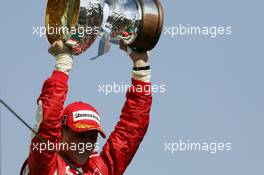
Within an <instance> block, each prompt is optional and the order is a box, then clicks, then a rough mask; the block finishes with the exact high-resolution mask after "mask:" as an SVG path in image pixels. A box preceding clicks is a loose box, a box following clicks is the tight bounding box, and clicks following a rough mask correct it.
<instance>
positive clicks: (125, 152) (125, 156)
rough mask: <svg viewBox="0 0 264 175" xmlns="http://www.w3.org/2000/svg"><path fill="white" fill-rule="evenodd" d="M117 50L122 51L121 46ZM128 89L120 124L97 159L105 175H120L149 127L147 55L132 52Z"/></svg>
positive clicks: (149, 90) (149, 103)
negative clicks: (103, 167) (104, 168)
mask: <svg viewBox="0 0 264 175" xmlns="http://www.w3.org/2000/svg"><path fill="white" fill-rule="evenodd" d="M121 49H123V50H126V48H124V47H123V46H121ZM130 57H131V58H132V60H133V63H134V70H133V71H132V86H131V87H130V89H129V90H128V92H127V94H126V102H125V104H124V107H123V109H122V112H121V116H120V120H119V122H118V123H117V125H116V127H115V129H114V131H113V132H112V133H111V135H110V137H109V139H108V140H107V143H106V144H105V145H104V147H103V150H102V152H101V156H102V158H103V159H104V161H105V164H106V165H107V167H108V173H109V175H122V174H123V173H124V171H125V169H126V168H127V166H128V165H129V163H130V162H131V160H132V158H133V157H134V155H135V153H136V151H137V149H138V147H139V145H140V143H141V142H142V140H143V138H144V136H145V134H146V131H147V129H148V125H149V118H150V117H149V116H150V108H151V103H152V96H151V83H150V76H151V74H150V69H149V61H148V57H149V56H148V53H146V52H141V53H140V52H136V51H133V52H132V53H131V54H130Z"/></svg>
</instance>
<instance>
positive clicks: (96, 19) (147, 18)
mask: <svg viewBox="0 0 264 175" xmlns="http://www.w3.org/2000/svg"><path fill="white" fill-rule="evenodd" d="M45 25H46V29H47V38H48V40H49V42H50V43H53V42H54V41H56V40H58V39H62V40H63V41H64V42H65V43H66V45H67V46H69V47H70V48H71V49H72V52H73V54H75V55H79V54H80V53H82V52H84V51H85V50H86V49H88V48H89V47H90V46H91V45H92V44H93V43H94V41H95V40H96V38H97V36H100V38H101V39H100V42H99V49H98V55H97V56H96V57H94V58H93V59H95V58H97V57H98V56H101V55H103V54H105V53H107V52H108V51H109V49H110V43H114V44H120V43H122V44H124V45H127V46H130V47H131V48H132V49H135V50H144V51H147V50H151V49H153V48H154V47H155V45H156V44H157V42H158V40H159V37H160V34H161V32H162V27H163V9H162V5H161V3H160V1H159V0H48V2H47V8H46V16H45ZM50 29H52V30H50ZM50 31H53V32H50ZM54 31H56V32H54Z"/></svg>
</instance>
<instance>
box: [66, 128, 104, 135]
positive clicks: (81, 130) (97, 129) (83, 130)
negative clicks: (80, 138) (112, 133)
mask: <svg viewBox="0 0 264 175" xmlns="http://www.w3.org/2000/svg"><path fill="white" fill-rule="evenodd" d="M69 127H70V128H71V129H72V130H73V131H75V132H85V131H93V130H96V131H98V132H99V134H100V135H101V136H102V137H103V138H106V134H105V132H104V130H103V129H102V128H101V127H96V126H94V127H90V128H76V127H72V126H69Z"/></svg>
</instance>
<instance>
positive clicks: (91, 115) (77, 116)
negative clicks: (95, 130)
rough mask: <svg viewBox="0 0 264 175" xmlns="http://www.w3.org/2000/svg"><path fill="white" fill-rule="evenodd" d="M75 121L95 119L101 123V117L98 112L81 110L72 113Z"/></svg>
mask: <svg viewBox="0 0 264 175" xmlns="http://www.w3.org/2000/svg"><path fill="white" fill-rule="evenodd" d="M72 115H73V121H74V122H75V121H78V120H93V121H95V122H96V123H98V124H99V125H100V117H99V115H98V114H97V113H95V112H93V111H89V110H80V111H75V112H73V113H72Z"/></svg>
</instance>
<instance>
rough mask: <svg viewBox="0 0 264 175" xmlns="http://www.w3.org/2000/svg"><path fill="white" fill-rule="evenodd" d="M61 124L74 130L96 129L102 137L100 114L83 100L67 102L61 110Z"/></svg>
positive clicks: (103, 134)
mask: <svg viewBox="0 0 264 175" xmlns="http://www.w3.org/2000/svg"><path fill="white" fill-rule="evenodd" d="M63 116H64V119H63V122H62V125H67V126H69V128H71V129H72V130H73V131H75V132H84V131H90V130H97V131H98V132H99V133H100V134H101V136H102V137H103V138H105V132H104V131H103V129H102V128H101V123H100V116H99V114H98V112H97V111H96V109H95V108H94V107H92V106H91V105H89V104H87V103H83V102H74V103H71V104H69V105H68V106H67V107H66V108H65V109H64V111H63Z"/></svg>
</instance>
